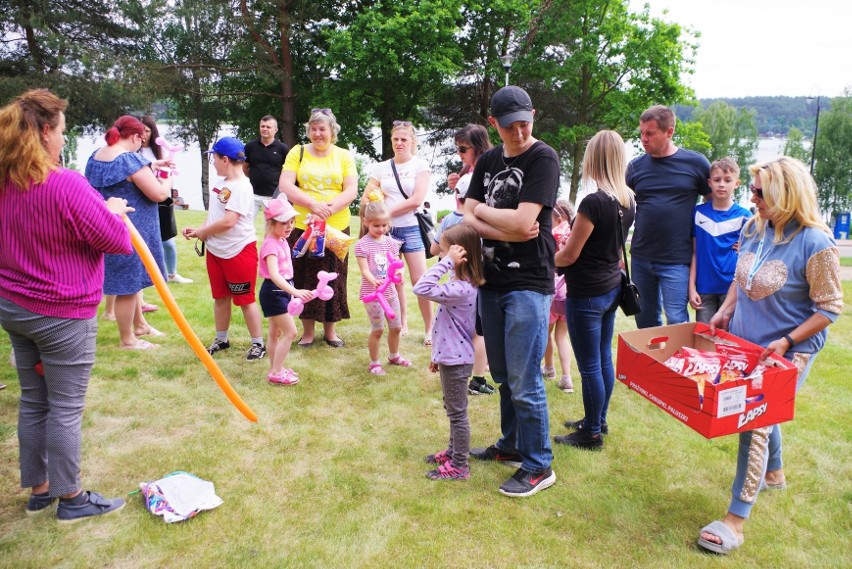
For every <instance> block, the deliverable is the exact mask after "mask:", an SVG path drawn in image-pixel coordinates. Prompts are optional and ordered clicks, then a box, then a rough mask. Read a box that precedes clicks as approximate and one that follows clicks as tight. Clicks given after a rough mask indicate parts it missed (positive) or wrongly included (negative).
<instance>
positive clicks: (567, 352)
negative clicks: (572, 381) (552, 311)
mask: <svg viewBox="0 0 852 569" xmlns="http://www.w3.org/2000/svg"><path fill="white" fill-rule="evenodd" d="M552 336H553V343H555V344H556V353H557V354H558V355H559V365H561V366H562V375H563V376H569V377H570V376H571V342H569V341H568V322H566V321H565V320H557V321H556V324H555V328H554V329H553V332H552ZM550 365H551V366H552V365H553V355H552V354H551V358H550Z"/></svg>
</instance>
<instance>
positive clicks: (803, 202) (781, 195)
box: [743, 156, 831, 243]
mask: <svg viewBox="0 0 852 569" xmlns="http://www.w3.org/2000/svg"><path fill="white" fill-rule="evenodd" d="M748 172H749V174H751V177H752V178H754V179H759V180H760V186H761V190H762V191H763V201H764V202H766V206H767V212H768V213H769V215H771V216H772V218H773V219H772V225H773V226H774V230H775V237H774V238H773V240H772V241H773V242H774V243H789V242H790V241H792V240H793V237H795V236H796V234H797V233H799V231H801V230H802V229H804V228H805V227H814V228H816V229H820V230H822V231H825V232H826V233H828V234H829V235H830V234H831V231H830V230H829V229H828V226H827V225H826V224H825V222H824V221H823V220H822V218H821V217H820V215H819V206H817V187H816V182H814V179H813V177H812V176H811V175H810V173H809V172H808V169H807V168H806V167H805V165H804V164H802V162H801V161H799V160H796V159H795V158H790V157H789V156H782V157H781V158H777V159H775V160H772V161H770V162H762V163H758V164H753V165H751V166H749V168H748ZM791 221H795V222H796V223H798V225H799V226H798V227H797V228H796V230H795V231H793V233H791V234H790V235H789V236H788V237H787V238H786V239H785V237H784V228H785V227H786V226H787V224H788V223H790V222H791ZM768 224H769V220H768V219H762V218H761V217H760V216H758V215H755V216H753V217H752V218H751V219H750V220H749V221H748V223H746V225H745V227H744V228H743V235H745V236H746V237H751V236H753V235H758V236H759V237H761V238H762V237H763V236H764V235H765V234H766V227H767V225H768Z"/></svg>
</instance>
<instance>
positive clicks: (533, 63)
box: [512, 0, 695, 199]
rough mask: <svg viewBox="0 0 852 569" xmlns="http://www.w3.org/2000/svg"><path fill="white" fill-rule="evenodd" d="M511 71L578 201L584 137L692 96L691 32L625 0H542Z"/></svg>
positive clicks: (631, 127)
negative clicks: (688, 78)
mask: <svg viewBox="0 0 852 569" xmlns="http://www.w3.org/2000/svg"><path fill="white" fill-rule="evenodd" d="M540 4H541V5H540V7H539V10H540V12H539V14H538V16H539V17H538V18H537V19H534V20H533V22H534V24H535V25H534V26H533V25H531V26H530V27H529V28H528V29H527V30H526V34H525V35H524V36H523V37H522V38H521V39H520V42H519V50H520V51H519V53H518V59H517V61H516V62H515V64H514V65H513V67H512V74H513V76H514V77H516V78H517V79H516V81H517V83H518V84H520V85H521V86H522V87H525V88H527V90H528V91H529V93H530V96H531V97H532V99H533V102H534V104H535V107H536V111H537V115H536V133H537V135H538V136H540V138H541V139H542V140H544V141H545V142H547V143H548V144H550V145H551V146H553V147H554V149H555V150H556V151H557V153H558V154H559V155H560V158H561V160H562V163H563V169H564V170H565V171H566V172H568V173H569V174H568V175H569V177H570V181H571V189H570V197H571V199H575V198H576V193H577V188H578V185H579V181H580V168H581V161H582V156H583V149H584V147H585V143H586V141H587V140H588V139H589V138H591V136H592V135H594V133H595V132H597V131H598V130H600V129H602V128H609V129H614V130H619V131H621V132H630V133H634V132H635V128H636V125H637V124H638V118H639V115H640V114H641V112H642V111H643V110H645V108H647V107H648V106H650V105H651V104H654V103H661V104H673V103H677V102H682V101H686V100H689V99H691V97H692V93H691V91H690V90H689V89H688V88H687V87H686V86H685V85H684V84H683V83H682V82H681V77H682V75H684V74H687V73H690V72H691V65H692V57H693V55H694V51H695V45H694V44H693V43H691V41H692V39H691V32H690V31H689V30H684V29H683V28H681V27H680V26H679V25H677V24H673V23H668V22H664V21H663V20H660V19H657V18H652V17H651V16H650V13H649V8H648V7H647V6H646V7H645V8H644V9H643V11H641V12H638V13H634V12H631V11H630V9H629V4H630V2H629V1H628V0H615V1H613V0H552V1H547V2H541V3H540Z"/></svg>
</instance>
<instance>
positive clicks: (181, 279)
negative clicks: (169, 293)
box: [169, 273, 192, 284]
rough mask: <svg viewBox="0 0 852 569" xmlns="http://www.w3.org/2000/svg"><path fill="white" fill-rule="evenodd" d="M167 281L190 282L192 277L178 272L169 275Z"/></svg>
mask: <svg viewBox="0 0 852 569" xmlns="http://www.w3.org/2000/svg"><path fill="white" fill-rule="evenodd" d="M169 282H170V283H178V284H190V283H191V282H192V279H188V278H186V277H182V276H180V275H179V274H177V273H175V274H173V275H169Z"/></svg>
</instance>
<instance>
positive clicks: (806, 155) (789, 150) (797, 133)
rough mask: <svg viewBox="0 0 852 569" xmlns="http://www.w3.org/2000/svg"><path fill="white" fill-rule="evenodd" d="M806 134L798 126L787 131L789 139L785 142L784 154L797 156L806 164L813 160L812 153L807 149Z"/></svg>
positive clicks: (791, 156)
mask: <svg viewBox="0 0 852 569" xmlns="http://www.w3.org/2000/svg"><path fill="white" fill-rule="evenodd" d="M804 140H805V135H804V133H803V132H802V131H801V130H799V129H797V128H796V127H791V128H790V130H788V131H787V140H786V141H785V142H784V156H789V157H790V158H796V159H797V160H801V161H802V162H804V163H805V164H808V163H809V162H810V160H811V153H810V152H808V151H807V150H806V149H805V145H804Z"/></svg>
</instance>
